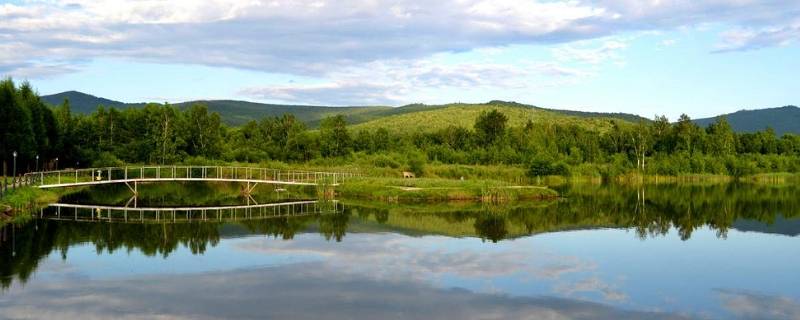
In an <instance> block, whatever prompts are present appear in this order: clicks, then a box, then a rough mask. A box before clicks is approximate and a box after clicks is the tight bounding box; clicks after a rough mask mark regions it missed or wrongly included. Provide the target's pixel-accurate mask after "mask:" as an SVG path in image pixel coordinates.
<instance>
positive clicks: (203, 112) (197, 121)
mask: <svg viewBox="0 0 800 320" xmlns="http://www.w3.org/2000/svg"><path fill="white" fill-rule="evenodd" d="M185 115H186V131H187V139H186V142H187V153H188V154H190V155H195V156H203V157H209V158H212V157H216V156H218V155H219V154H220V146H219V144H220V143H221V140H222V131H221V120H220V117H219V114H218V113H216V112H214V113H211V114H209V113H208V107H207V106H206V105H204V104H193V105H192V106H191V107H190V108H189V110H187V111H186V112H185Z"/></svg>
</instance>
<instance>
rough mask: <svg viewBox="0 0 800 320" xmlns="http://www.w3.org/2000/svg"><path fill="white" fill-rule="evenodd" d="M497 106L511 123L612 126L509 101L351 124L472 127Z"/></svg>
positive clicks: (399, 129) (400, 128) (394, 128)
mask: <svg viewBox="0 0 800 320" xmlns="http://www.w3.org/2000/svg"><path fill="white" fill-rule="evenodd" d="M492 109H497V110H498V111H500V112H502V113H503V114H505V115H506V116H507V117H508V125H509V126H511V127H514V126H523V125H525V124H526V123H527V122H528V120H531V121H533V122H534V123H547V122H551V121H558V122H559V123H561V124H569V123H574V124H578V125H581V126H583V127H585V128H586V129H588V130H592V131H598V132H605V131H606V130H609V129H610V128H611V118H604V117H596V118H588V117H578V116H570V115H565V114H561V113H557V112H554V111H550V110H545V109H540V108H532V107H528V106H511V105H507V104H452V105H448V106H445V107H440V108H434V109H430V110H424V111H417V112H411V113H403V114H396V115H391V116H386V117H382V118H378V119H375V120H372V121H367V122H364V123H361V124H356V125H353V126H351V128H352V129H353V130H354V131H358V130H364V129H367V130H377V129H378V128H385V129H386V130H389V131H390V132H393V133H410V132H430V131H436V130H439V129H444V128H446V127H448V126H451V125H454V126H459V127H464V128H472V127H473V125H474V124H475V119H477V118H478V116H479V115H480V114H481V113H482V112H484V111H490V110H492Z"/></svg>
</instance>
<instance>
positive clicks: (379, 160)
mask: <svg viewBox="0 0 800 320" xmlns="http://www.w3.org/2000/svg"><path fill="white" fill-rule="evenodd" d="M372 165H374V166H376V167H379V168H392V169H397V168H399V167H400V164H399V163H397V161H394V159H392V158H390V157H389V156H387V155H378V156H376V157H375V158H374V159H373V160H372Z"/></svg>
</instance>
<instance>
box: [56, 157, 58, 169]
mask: <svg viewBox="0 0 800 320" xmlns="http://www.w3.org/2000/svg"><path fill="white" fill-rule="evenodd" d="M56 170H58V157H56Z"/></svg>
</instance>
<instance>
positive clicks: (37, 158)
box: [36, 154, 39, 172]
mask: <svg viewBox="0 0 800 320" xmlns="http://www.w3.org/2000/svg"><path fill="white" fill-rule="evenodd" d="M36 172H39V155H38V154H37V155H36Z"/></svg>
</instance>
